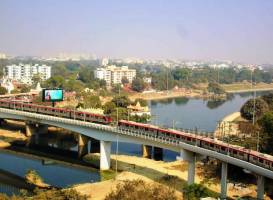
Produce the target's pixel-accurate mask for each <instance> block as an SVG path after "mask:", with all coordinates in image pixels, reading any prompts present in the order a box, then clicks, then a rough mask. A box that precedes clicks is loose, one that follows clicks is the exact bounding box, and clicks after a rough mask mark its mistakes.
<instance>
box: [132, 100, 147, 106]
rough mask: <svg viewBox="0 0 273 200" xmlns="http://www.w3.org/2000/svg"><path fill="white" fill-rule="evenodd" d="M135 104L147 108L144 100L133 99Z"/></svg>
mask: <svg viewBox="0 0 273 200" xmlns="http://www.w3.org/2000/svg"><path fill="white" fill-rule="evenodd" d="M137 102H139V104H140V105H141V106H148V102H147V101H146V100H145V99H135V102H134V105H136V104H137Z"/></svg>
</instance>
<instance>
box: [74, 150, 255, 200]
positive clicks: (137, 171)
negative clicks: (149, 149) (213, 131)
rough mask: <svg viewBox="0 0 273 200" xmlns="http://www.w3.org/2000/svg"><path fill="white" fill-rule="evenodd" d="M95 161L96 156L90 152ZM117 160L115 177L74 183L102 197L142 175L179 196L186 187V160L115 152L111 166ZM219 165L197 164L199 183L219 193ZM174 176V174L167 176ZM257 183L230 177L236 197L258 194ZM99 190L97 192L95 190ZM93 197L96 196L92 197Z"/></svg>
mask: <svg viewBox="0 0 273 200" xmlns="http://www.w3.org/2000/svg"><path fill="white" fill-rule="evenodd" d="M88 156H92V160H93V161H94V156H97V157H98V156H99V154H92V155H91V154H90V155H88ZM116 162H117V168H118V171H121V172H120V173H119V174H118V176H117V177H116V178H115V179H112V180H107V181H102V182H98V183H84V184H79V185H76V186H74V187H73V188H74V189H76V190H77V191H78V192H80V193H81V194H84V195H87V196H89V197H90V199H92V200H102V199H104V198H105V196H106V195H107V194H108V193H109V192H110V191H111V190H114V189H115V188H116V186H117V185H118V184H119V183H121V182H122V181H124V180H128V179H129V180H134V179H142V180H144V181H147V182H157V183H160V184H164V185H167V186H172V187H174V188H175V189H176V193H177V194H178V196H180V197H182V192H181V191H182V189H183V187H184V185H185V184H186V180H187V175H188V173H187V163H186V162H183V161H174V162H163V161H155V160H152V159H147V158H141V157H136V156H126V155H118V156H116V155H112V156H111V166H112V167H113V169H115V166H116V165H115V163H116ZM216 169H217V166H216V165H214V164H209V165H206V164H203V163H201V162H197V164H196V178H195V182H196V183H202V184H205V185H206V186H207V187H208V188H209V189H210V190H211V191H213V192H214V194H215V196H217V193H218V192H220V177H219V178H217V177H218V176H216V174H215V173H216V171H217V170H216ZM166 177H170V178H166ZM255 190H256V186H254V185H251V184H244V186H242V185H241V184H240V185H239V184H235V183H232V182H231V181H229V183H228V196H229V197H231V198H234V199H235V196H246V195H249V196H253V197H254V196H255V195H256V194H255V193H256V192H255ZM94 191H96V192H94ZM91 197H92V198H91Z"/></svg>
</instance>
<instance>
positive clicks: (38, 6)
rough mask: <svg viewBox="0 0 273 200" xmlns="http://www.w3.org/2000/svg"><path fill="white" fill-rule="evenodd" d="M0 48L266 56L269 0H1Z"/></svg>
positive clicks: (270, 56)
mask: <svg viewBox="0 0 273 200" xmlns="http://www.w3.org/2000/svg"><path fill="white" fill-rule="evenodd" d="M0 26H1V27H0V52H5V53H7V54H11V55H45V56H49V55H56V54H58V53H60V52H67V53H94V54H96V55H97V56H99V57H104V56H105V57H116V58H118V57H119V58H124V57H139V58H162V59H164V58H181V59H211V60H214V59H228V60H234V61H243V62H252V63H273V1H272V0H187V1H186V0H170V1H167V0H136V1H131V0H127V1H126V0H108V1H105V0H97V1H96V0H1V1H0Z"/></svg>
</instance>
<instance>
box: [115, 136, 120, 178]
mask: <svg viewBox="0 0 273 200" xmlns="http://www.w3.org/2000/svg"><path fill="white" fill-rule="evenodd" d="M118 142H119V141H118V135H117V146H116V178H117V175H118Z"/></svg>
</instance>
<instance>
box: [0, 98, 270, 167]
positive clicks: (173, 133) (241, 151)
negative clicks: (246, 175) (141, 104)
mask: <svg viewBox="0 0 273 200" xmlns="http://www.w3.org/2000/svg"><path fill="white" fill-rule="evenodd" d="M0 107H3V108H8V109H15V110H22V111H27V112H34V113H40V114H46V115H51V116H57V117H64V118H70V119H76V120H81V121H87V122H93V123H100V124H111V122H112V119H111V117H109V116H106V115H99V114H94V113H89V112H82V111H74V110H70V109H65V108H55V107H49V106H41V105H37V104H29V103H20V102H13V101H6V100H0ZM118 126H119V128H120V129H121V130H124V131H132V132H145V134H146V135H147V136H151V137H157V138H159V139H164V140H166V141H174V142H177V143H178V142H184V143H187V144H191V145H196V146H199V147H201V148H204V149H208V150H212V151H216V152H219V153H221V154H225V155H229V156H231V157H234V158H238V159H240V160H244V161H247V162H249V163H253V164H255V165H258V166H261V167H263V168H266V169H269V170H271V171H273V156H271V155H267V154H262V153H260V152H257V151H253V150H250V149H246V148H244V147H240V146H236V145H231V144H227V143H224V142H222V141H219V140H217V139H211V138H208V137H204V136H199V135H195V134H191V133H185V132H182V131H178V130H173V129H163V128H160V127H158V126H154V125H150V124H143V123H138V122H132V121H126V120H119V122H118Z"/></svg>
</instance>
